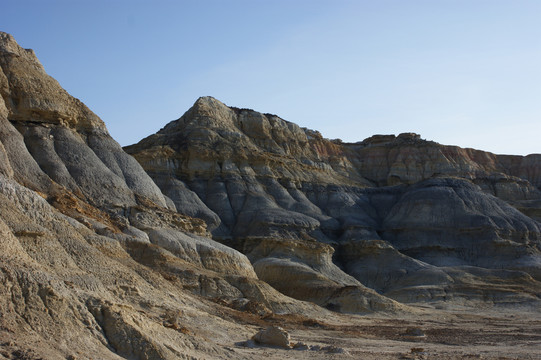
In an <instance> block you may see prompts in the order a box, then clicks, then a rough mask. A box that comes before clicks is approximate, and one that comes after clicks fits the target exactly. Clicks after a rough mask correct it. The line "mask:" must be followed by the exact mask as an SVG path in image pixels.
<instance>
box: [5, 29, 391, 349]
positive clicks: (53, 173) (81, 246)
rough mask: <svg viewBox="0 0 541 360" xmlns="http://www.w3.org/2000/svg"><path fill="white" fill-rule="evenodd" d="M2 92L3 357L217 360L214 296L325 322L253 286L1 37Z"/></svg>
mask: <svg viewBox="0 0 541 360" xmlns="http://www.w3.org/2000/svg"><path fill="white" fill-rule="evenodd" d="M0 95H1V96H0V309H1V316H0V338H1V339H2V344H1V346H2V353H1V355H0V357H2V358H4V356H7V358H33V359H34V358H36V359H38V358H43V359H75V358H88V356H89V355H88V354H92V357H95V358H100V359H119V358H138V359H178V358H188V357H190V358H214V355H212V356H211V355H210V354H219V353H220V352H221V351H223V349H222V348H221V347H220V346H219V345H218V343H217V342H215V341H210V342H209V340H208V339H209V338H211V339H219V336H222V335H218V334H223V333H224V331H226V332H228V331H229V332H231V331H233V330H232V329H233V328H234V327H235V326H236V324H235V323H234V322H233V321H225V320H219V321H220V322H221V324H222V325H223V324H226V325H225V329H226V330H223V329H221V330H219V331H216V330H212V328H215V329H218V328H221V326H218V325H216V323H217V321H218V320H216V319H217V318H216V316H215V315H213V314H212V313H213V311H214V309H213V306H212V304H214V305H215V306H217V304H216V302H215V301H218V299H219V300H220V301H222V302H223V303H227V304H229V303H240V304H251V305H250V306H251V308H253V309H260V311H263V310H264V312H265V311H266V312H269V313H272V312H280V313H288V312H292V313H298V314H305V315H309V314H312V315H313V314H316V313H320V312H321V311H324V310H323V309H321V308H320V307H317V306H316V305H314V304H309V303H305V302H300V301H297V300H294V299H292V298H288V297H286V296H284V295H283V294H281V293H279V292H278V291H276V290H275V289H274V288H272V287H271V286H270V285H268V284H267V283H265V282H263V281H261V280H260V279H259V278H258V277H257V274H256V272H255V271H254V268H253V266H252V264H251V262H250V261H249V259H248V258H247V257H246V256H245V255H244V254H242V253H240V252H239V251H237V250H234V249H232V248H230V247H227V246H225V245H223V244H220V243H218V242H216V241H214V240H212V239H211V238H210V236H209V235H210V234H209V232H208V230H207V225H206V223H205V222H204V221H203V220H201V219H199V218H195V217H190V216H187V215H184V214H180V213H178V212H177V211H176V209H175V205H174V203H173V201H172V200H171V199H169V198H168V197H167V196H165V195H164V194H163V193H162V192H161V190H160V188H159V187H158V186H157V185H156V184H155V182H154V181H153V180H152V178H151V177H149V176H148V175H147V173H146V172H145V171H144V170H143V168H142V167H141V165H139V163H138V162H137V161H136V160H135V159H134V158H133V157H131V156H130V155H128V154H126V153H125V152H124V151H123V149H122V148H121V147H120V145H119V144H118V143H117V142H115V141H114V140H113V139H112V138H111V137H110V136H109V134H108V132H107V129H106V127H105V125H104V123H103V122H102V121H101V120H100V119H99V118H98V117H97V116H96V115H95V114H94V113H92V112H91V111H90V110H89V109H88V108H87V107H86V106H85V105H84V104H82V103H81V102H80V101H79V100H77V99H75V98H73V97H71V96H70V95H69V94H68V93H67V92H66V91H65V90H63V89H62V88H61V87H60V85H59V84H58V83H57V82H56V81H55V80H54V79H52V78H51V77H49V76H48V75H47V74H46V73H45V71H44V69H43V67H42V66H41V64H40V63H39V61H38V60H37V58H36V56H35V55H34V53H33V51H31V50H25V49H22V48H21V47H20V46H19V45H18V44H17V43H16V42H15V40H14V39H13V37H12V36H10V35H8V34H5V33H0ZM188 199H190V198H188ZM191 200H193V201H194V204H195V205H194V207H196V206H198V205H199V206H200V207H201V208H205V206H204V204H203V202H202V201H201V200H200V199H199V198H197V197H195V196H194V197H192V198H191ZM187 201H188V200H187ZM208 213H209V214H213V213H212V212H211V211H208ZM216 219H217V221H218V218H217V217H216ZM374 294H375V293H374ZM375 296H377V297H378V298H381V299H383V300H384V301H387V302H388V303H390V304H391V305H393V304H394V302H392V301H390V300H388V299H386V298H385V297H383V296H381V295H378V294H375ZM205 299H213V300H212V301H210V300H205ZM209 304H210V305H209ZM261 309H263V310H261ZM183 312H186V313H188V314H190V315H189V316H187V317H185V318H184V319H183V323H182V324H183V325H182V326H187V327H192V328H196V327H197V328H198V329H201V331H202V332H203V333H204V334H205V335H204V336H203V335H195V334H194V333H193V332H192V333H189V332H188V330H186V329H187V328H186V327H182V326H181V325H179V324H178V317H179V316H180V315H179V314H182V313H183ZM201 324H205V325H201ZM206 324H208V326H209V329H206V330H205V327H206V326H207V325H206ZM239 326H240V325H239ZM182 331H184V332H182ZM198 332H199V330H198ZM216 341H218V340H216Z"/></svg>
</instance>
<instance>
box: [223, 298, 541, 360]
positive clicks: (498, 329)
mask: <svg viewBox="0 0 541 360" xmlns="http://www.w3.org/2000/svg"><path fill="white" fill-rule="evenodd" d="M414 312H415V314H414V315H412V314H402V315H389V314H387V315H367V316H342V315H333V316H329V317H328V318H326V319H325V320H322V321H314V320H310V319H303V318H302V317H297V316H279V315H273V316H271V317H269V318H266V319H259V320H253V319H252V321H250V319H248V318H245V319H236V320H240V321H241V322H242V321H246V322H248V323H250V322H251V323H252V324H251V325H254V329H256V328H257V326H259V327H265V326H268V325H277V326H281V327H283V328H284V329H286V330H287V331H288V332H289V333H290V335H291V340H292V342H295V343H296V342H299V341H300V342H303V343H305V344H306V345H307V346H308V349H305V350H295V349H291V350H285V349H276V348H270V347H260V346H257V347H255V348H247V347H245V346H244V345H243V344H242V343H241V342H238V343H236V344H234V345H232V346H229V347H227V346H226V347H225V348H226V350H227V351H230V352H231V358H235V357H236V356H238V357H242V358H254V359H257V358H267V359H343V358H351V359H500V360H503V359H541V312H539V311H535V309H533V310H532V309H527V310H525V309H504V310H501V309H500V310H497V309H491V310H486V309H485V310H482V309H475V310H472V309H465V310H435V309H430V308H415V311H414ZM318 347H319V348H318ZM235 354H237V355H235Z"/></svg>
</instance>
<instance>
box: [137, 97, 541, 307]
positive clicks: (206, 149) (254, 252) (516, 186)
mask: <svg viewBox="0 0 541 360" xmlns="http://www.w3.org/2000/svg"><path fill="white" fill-rule="evenodd" d="M126 151H127V152H128V153H130V154H132V155H133V156H134V157H135V158H136V159H137V160H138V161H139V162H140V163H141V165H142V166H143V168H144V169H145V170H146V171H147V172H148V174H149V175H150V176H151V177H153V178H154V179H156V182H157V184H158V186H160V187H161V189H162V191H163V193H164V194H167V195H168V196H170V197H171V198H172V200H173V202H175V205H176V207H177V209H178V211H179V212H181V213H183V212H185V213H187V214H190V215H194V213H193V210H191V211H192V212H190V211H186V210H185V209H184V208H183V203H185V202H184V199H187V198H189V199H194V198H196V197H197V198H198V199H200V200H201V202H202V203H199V202H198V203H197V209H198V210H197V211H198V212H199V213H200V214H205V215H204V216H202V218H204V219H205V221H206V222H207V224H208V225H209V229H210V230H211V231H212V233H213V235H214V238H215V239H218V240H219V241H221V242H223V243H225V244H227V245H230V246H232V247H234V248H236V249H237V250H240V251H241V252H242V253H244V254H246V255H247V256H248V258H249V259H250V261H251V262H252V264H253V265H254V269H255V271H256V273H257V275H258V277H259V278H260V279H263V280H265V281H266V282H268V283H269V284H271V285H272V286H273V287H275V288H276V289H278V290H279V291H281V292H283V293H285V294H287V295H289V296H292V297H295V298H297V299H303V300H309V301H312V302H315V303H317V304H320V305H322V306H326V307H328V308H330V309H333V310H340V311H345V312H362V311H367V310H370V309H378V308H389V307H392V304H390V303H388V302H386V300H385V299H383V298H381V297H378V296H377V294H376V293H373V292H370V290H369V289H367V288H366V287H365V286H368V287H370V288H372V289H374V290H376V291H377V292H378V293H379V294H383V295H387V296H389V297H391V298H394V299H397V300H400V301H406V302H417V301H439V300H445V301H450V300H457V299H462V300H461V301H464V300H470V299H474V300H480V301H488V302H495V303H507V302H524V303H529V302H532V301H534V302H535V301H539V289H540V285H541V283H540V281H541V278H540V269H541V253H540V244H541V226H540V224H539V222H537V220H538V219H539V214H540V212H539V204H540V203H541V191H540V189H539V186H540V184H539V169H540V168H541V163H539V161H540V160H541V156H539V155H530V156H527V157H520V156H506V155H494V154H490V153H487V152H483V151H478V150H473V149H461V148H458V147H455V146H442V145H440V144H437V143H434V142H430V141H425V140H422V139H421V138H420V136H419V135H416V134H410V133H407V134H400V135H399V136H394V135H389V136H382V135H376V136H373V137H371V138H368V139H366V140H364V141H362V142H359V143H355V144H344V143H342V142H340V141H338V140H335V141H329V140H326V139H324V138H323V137H322V136H321V135H320V134H319V133H318V132H316V131H312V130H307V129H301V128H299V127H298V126H297V125H295V124H292V123H290V122H287V121H284V120H282V119H280V118H279V117H277V116H275V115H270V114H261V113H258V112H255V111H253V110H249V109H237V108H233V107H227V106H226V105H224V104H223V103H221V102H219V101H218V100H216V99H214V98H211V97H203V98H200V99H199V100H197V102H196V103H195V104H194V106H193V107H192V108H191V109H190V110H188V111H187V112H186V113H185V114H184V115H183V116H182V117H181V118H180V119H178V120H176V121H173V122H171V123H169V124H167V125H166V126H165V127H164V128H163V129H162V130H160V131H159V132H158V133H156V134H154V135H151V136H149V137H147V138H145V139H143V140H141V141H140V142H139V143H138V144H135V145H132V146H129V147H126ZM166 178H167V179H170V180H168V181H167V182H166V181H164V180H163V179H166ZM172 179H174V180H172ZM189 203H190V204H192V203H195V200H190V202H189ZM203 205H205V206H206V207H204V206H203ZM517 209H518V210H517ZM519 210H520V211H519ZM521 211H522V212H521ZM209 214H210V215H209ZM213 214H214V215H213ZM217 218H218V219H219V221H217Z"/></svg>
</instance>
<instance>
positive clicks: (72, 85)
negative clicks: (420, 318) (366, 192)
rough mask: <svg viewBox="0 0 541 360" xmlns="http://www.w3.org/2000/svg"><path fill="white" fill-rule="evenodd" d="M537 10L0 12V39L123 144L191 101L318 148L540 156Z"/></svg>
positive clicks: (80, 7) (385, 2) (303, 4)
mask: <svg viewBox="0 0 541 360" xmlns="http://www.w3.org/2000/svg"><path fill="white" fill-rule="evenodd" d="M540 18H541V1H537V0H535V1H533V0H532V1H525V0H506V1H499V0H486V1H483V0H426V1H421V0H394V1H392V0H377V1H376V0H371V1H363V0H358V1H347V0H328V1H320V0H309V1H308V0H288V1H285V0H274V1H270V0H229V1H226V0H221V1H218V0H208V1H201V0H200V1H195V0H193V1H164V0H155V1H150V0H149V1H137V0H131V1H124V0H116V1H115V0H108V1H104V0H103V1H99V0H95V1H83V0H69V1H68V0H65V1H59V0H49V1H43V0H42V1H26V0H16V1H15V0H3V1H2V12H1V13H0V30H1V31H5V32H9V33H11V34H12V35H14V36H15V38H16V39H17V41H18V42H19V44H20V45H21V46H23V47H26V48H33V49H34V50H35V51H36V53H37V55H38V57H39V59H40V60H41V62H42V63H43V65H44V66H45V69H46V70H47V72H48V73H49V74H50V75H52V76H53V77H54V78H56V79H57V80H58V81H59V82H60V84H61V85H62V86H63V87H64V88H66V90H68V91H69V92H70V93H71V94H72V95H73V96H75V97H77V98H79V99H81V100H82V101H83V102H85V103H86V104H87V105H88V106H89V107H90V108H91V109H92V110H93V111H94V112H95V113H97V114H98V115H99V116H100V117H101V118H102V119H103V120H104V121H105V123H106V124H107V127H108V129H109V131H110V133H111V135H112V136H113V137H114V138H115V139H116V140H117V141H118V142H119V143H121V144H122V145H129V144H132V143H134V142H137V141H139V140H140V139H141V138H143V137H145V136H147V135H150V134H152V133H154V132H156V131H157V130H159V129H160V128H161V127H163V126H164V125H165V124H166V123H168V122H169V121H171V120H174V119H177V118H178V117H180V116H181V115H182V114H183V113H184V112H185V111H186V110H187V109H188V108H189V107H190V106H191V105H192V104H193V102H194V101H195V100H196V99H197V98H198V97H199V96H205V95H211V96H214V97H216V98H217V99H219V100H221V101H223V102H224V103H226V104H227V105H231V106H237V107H247V108H252V109H254V110H258V111H261V112H269V113H274V114H277V115H279V116H281V117H282V118H284V119H286V120H289V121H292V122H295V123H297V124H299V125H301V126H304V127H308V128H311V129H315V130H319V131H320V132H321V133H322V134H323V135H324V136H325V137H327V138H341V139H342V140H344V141H350V142H355V141H360V140H363V139H364V138H367V137H369V136H371V135H373V134H398V133H401V132H416V133H420V134H421V136H422V137H423V138H425V139H429V140H434V141H437V142H439V143H442V144H449V145H459V146H462V147H473V148H477V149H481V150H487V151H491V152H495V153H500V154H501V153H507V154H522V155H524V154H529V153H541V142H540V141H539V136H540V134H541V25H540V23H539V19H540Z"/></svg>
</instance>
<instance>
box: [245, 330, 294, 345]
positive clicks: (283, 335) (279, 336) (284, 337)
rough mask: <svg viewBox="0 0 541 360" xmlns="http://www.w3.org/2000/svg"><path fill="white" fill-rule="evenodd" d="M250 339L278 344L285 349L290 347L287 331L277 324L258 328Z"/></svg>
mask: <svg viewBox="0 0 541 360" xmlns="http://www.w3.org/2000/svg"><path fill="white" fill-rule="evenodd" d="M252 340H254V341H255V342H257V343H259V344H264V345H270V346H279V347H283V348H286V349H289V348H290V347H291V345H290V337H289V333H288V332H287V331H285V330H284V329H282V328H281V327H278V326H269V327H268V328H266V329H265V330H260V331H259V332H258V333H257V334H255V335H254V336H253V337H252Z"/></svg>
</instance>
